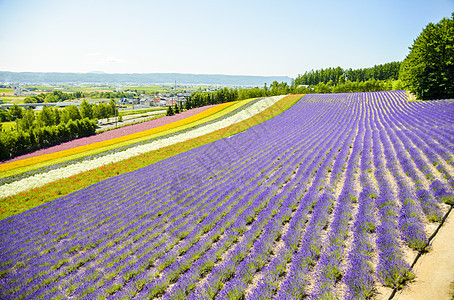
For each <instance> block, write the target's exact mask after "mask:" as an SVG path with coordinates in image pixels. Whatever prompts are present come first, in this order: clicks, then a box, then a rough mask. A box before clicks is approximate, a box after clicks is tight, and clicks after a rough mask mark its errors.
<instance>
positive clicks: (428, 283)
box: [393, 211, 454, 300]
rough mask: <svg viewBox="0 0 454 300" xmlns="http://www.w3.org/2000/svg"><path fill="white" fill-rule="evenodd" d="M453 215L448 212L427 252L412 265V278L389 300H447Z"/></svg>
mask: <svg viewBox="0 0 454 300" xmlns="http://www.w3.org/2000/svg"><path fill="white" fill-rule="evenodd" d="M453 237H454V213H453V212H452V211H451V212H450V214H449V216H448V218H447V219H446V221H445V223H444V224H443V226H442V227H441V228H440V231H439V232H438V233H437V235H436V236H435V238H434V239H433V240H432V244H431V250H430V252H429V253H427V254H424V255H423V256H421V257H420V258H419V260H418V262H417V263H416V265H415V266H414V271H415V273H416V279H415V281H414V282H413V283H410V284H409V286H408V287H405V288H404V289H403V290H402V291H400V292H398V293H397V294H396V295H395V297H394V298H393V299H398V300H419V299H420V300H426V299H451V298H450V297H451V294H450V293H452V290H451V286H450V285H451V283H452V282H453V280H454V243H453V241H452V239H453Z"/></svg>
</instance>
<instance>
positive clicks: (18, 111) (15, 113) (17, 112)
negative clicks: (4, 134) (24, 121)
mask: <svg viewBox="0 0 454 300" xmlns="http://www.w3.org/2000/svg"><path fill="white" fill-rule="evenodd" d="M23 112H24V109H23V108H21V107H19V105H17V104H14V105H13V106H11V107H10V109H9V114H10V115H11V118H12V119H13V120H16V119H20V118H22V114H23Z"/></svg>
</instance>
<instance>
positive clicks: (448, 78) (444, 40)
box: [400, 13, 454, 99]
mask: <svg viewBox="0 0 454 300" xmlns="http://www.w3.org/2000/svg"><path fill="white" fill-rule="evenodd" d="M400 79H401V80H402V82H403V84H404V87H405V88H406V89H408V90H409V91H410V92H412V93H414V94H415V95H416V97H417V98H419V99H446V98H454V13H453V14H452V17H451V18H450V19H448V18H443V19H442V20H441V21H440V22H438V23H437V24H433V23H429V24H428V25H427V26H426V27H425V28H424V29H423V31H422V32H421V34H420V35H419V36H418V37H417V38H416V40H415V41H414V43H413V45H412V46H411V47H410V53H409V54H408V56H407V57H406V58H405V60H404V61H403V63H402V66H401V69H400Z"/></svg>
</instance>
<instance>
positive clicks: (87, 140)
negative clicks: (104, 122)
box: [0, 105, 215, 165]
mask: <svg viewBox="0 0 454 300" xmlns="http://www.w3.org/2000/svg"><path fill="white" fill-rule="evenodd" d="M214 106H215V105H207V106H203V107H198V108H193V109H190V110H187V111H184V112H182V113H179V114H176V115H173V116H165V117H161V118H158V119H154V120H150V121H146V122H141V123H138V124H134V125H129V126H124V127H121V128H117V129H112V130H108V131H104V132H102V133H99V134H96V135H92V136H89V137H84V138H80V139H76V140H72V141H69V142H66V143H62V144H60V145H56V146H52V147H49V148H46V149H41V150H37V151H35V152H32V153H28V154H24V155H21V156H18V157H15V158H13V159H11V160H8V161H5V162H3V163H8V162H12V161H17V160H23V159H26V158H30V157H35V156H40V155H44V154H50V153H54V152H58V151H62V150H67V149H72V148H76V147H80V146H85V145H88V144H92V143H96V142H102V141H106V140H110V139H113V138H117V137H120V136H125V135H129V134H133V133H136V132H141V131H144V130H147V129H150V128H155V127H159V126H163V125H166V124H169V123H172V122H176V121H179V120H182V119H185V118H188V117H191V116H193V115H195V114H198V113H201V112H203V111H205V110H207V109H209V108H212V107H214ZM0 165H1V164H0Z"/></svg>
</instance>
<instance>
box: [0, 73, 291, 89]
mask: <svg viewBox="0 0 454 300" xmlns="http://www.w3.org/2000/svg"><path fill="white" fill-rule="evenodd" d="M275 80H276V81H278V82H287V83H289V84H290V83H291V81H292V78H290V77H288V76H247V75H221V74H212V75H209V74H181V73H148V74H141V73H131V74H107V73H101V72H90V73H41V72H7V71H0V82H4V83H20V84H24V83H106V84H164V83H174V82H175V81H176V82H177V83H178V84H208V85H233V86H260V87H261V86H263V85H264V84H265V83H267V84H268V85H269V84H271V83H272V82H273V81H275Z"/></svg>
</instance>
